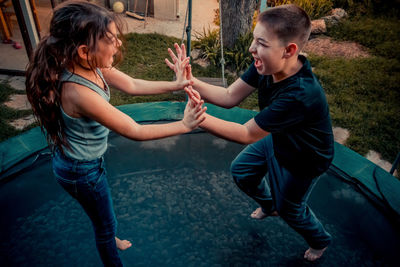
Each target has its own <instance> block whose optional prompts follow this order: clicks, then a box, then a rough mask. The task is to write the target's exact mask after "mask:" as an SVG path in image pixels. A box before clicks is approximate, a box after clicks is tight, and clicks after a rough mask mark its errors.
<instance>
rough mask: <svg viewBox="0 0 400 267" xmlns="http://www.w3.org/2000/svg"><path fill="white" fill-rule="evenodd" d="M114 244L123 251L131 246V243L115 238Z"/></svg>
mask: <svg viewBox="0 0 400 267" xmlns="http://www.w3.org/2000/svg"><path fill="white" fill-rule="evenodd" d="M115 242H116V243H117V248H118V249H119V250H125V249H127V248H130V247H131V246H132V243H131V242H130V241H128V240H121V239H119V238H118V237H115Z"/></svg>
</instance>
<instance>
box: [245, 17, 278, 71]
mask: <svg viewBox="0 0 400 267" xmlns="http://www.w3.org/2000/svg"><path fill="white" fill-rule="evenodd" d="M249 51H250V53H251V55H252V56H253V58H254V61H255V63H254V66H255V67H256V69H257V72H258V73H259V74H261V75H276V74H279V72H281V71H282V70H283V68H284V64H285V60H284V57H283V56H284V54H285V46H284V45H283V44H282V42H281V41H280V40H279V39H278V37H277V36H276V35H275V33H274V32H273V31H272V30H270V29H269V28H268V27H265V26H264V25H263V24H261V23H257V24H256V27H255V28H254V31H253V42H252V43H251V45H250V48H249Z"/></svg>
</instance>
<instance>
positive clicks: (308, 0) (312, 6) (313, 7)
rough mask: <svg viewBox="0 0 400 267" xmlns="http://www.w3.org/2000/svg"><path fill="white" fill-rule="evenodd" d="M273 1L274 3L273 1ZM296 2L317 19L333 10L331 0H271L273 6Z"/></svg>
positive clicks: (311, 16) (312, 17)
mask: <svg viewBox="0 0 400 267" xmlns="http://www.w3.org/2000/svg"><path fill="white" fill-rule="evenodd" d="M272 2H273V3H272ZM286 4H296V5H298V6H300V7H301V8H303V9H304V10H305V11H306V12H307V14H308V15H309V16H310V18H311V19H317V18H320V17H323V16H325V15H327V14H328V12H329V11H331V10H332V6H333V3H332V1H331V0H276V1H271V6H280V5H286Z"/></svg>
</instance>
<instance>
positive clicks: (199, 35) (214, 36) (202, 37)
mask: <svg viewBox="0 0 400 267" xmlns="http://www.w3.org/2000/svg"><path fill="white" fill-rule="evenodd" d="M194 37H195V39H197V41H195V42H193V47H194V48H197V49H200V51H201V52H200V57H202V58H204V59H208V60H209V61H210V63H211V64H213V65H219V64H220V62H219V61H220V59H221V55H220V53H221V52H220V51H221V42H220V38H219V31H218V29H214V30H211V28H210V27H208V29H207V30H206V29H205V28H203V32H194Z"/></svg>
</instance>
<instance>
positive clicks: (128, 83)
mask: <svg viewBox="0 0 400 267" xmlns="http://www.w3.org/2000/svg"><path fill="white" fill-rule="evenodd" d="M188 64H189V58H185V59H182V60H180V61H178V62H176V63H175V65H173V66H174V67H175V70H176V73H177V80H175V81H171V82H168V81H147V80H142V79H134V78H132V77H130V76H129V75H127V74H125V73H123V72H122V71H119V70H117V69H116V68H111V69H101V72H102V73H103V76H104V79H105V80H106V82H107V83H108V84H109V85H110V86H112V87H114V88H116V89H118V90H120V91H123V92H125V93H127V94H130V95H155V94H163V93H168V92H172V91H177V90H183V88H184V87H185V86H188V85H189V84H190V83H191V82H190V81H189V80H186V78H185V77H184V76H183V75H180V72H183V71H185V69H186V67H187V65H188Z"/></svg>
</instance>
